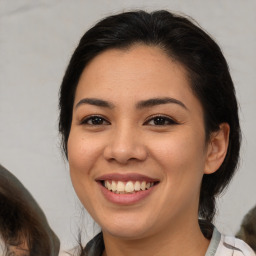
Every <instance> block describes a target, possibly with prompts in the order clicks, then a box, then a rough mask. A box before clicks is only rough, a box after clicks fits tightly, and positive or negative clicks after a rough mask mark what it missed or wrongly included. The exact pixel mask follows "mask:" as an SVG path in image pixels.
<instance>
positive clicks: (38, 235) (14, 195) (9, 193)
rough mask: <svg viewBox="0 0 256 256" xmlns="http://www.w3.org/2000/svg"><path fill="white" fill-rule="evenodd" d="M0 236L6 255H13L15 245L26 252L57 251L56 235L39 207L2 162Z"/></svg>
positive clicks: (52, 253)
mask: <svg viewBox="0 0 256 256" xmlns="http://www.w3.org/2000/svg"><path fill="white" fill-rule="evenodd" d="M0 240H2V242H3V243H4V244H3V246H4V248H2V249H3V250H4V253H6V255H13V254H12V253H14V251H16V250H18V248H20V249H21V251H24V252H26V255H29V256H41V255H42V256H46V255H47V256H55V255H58V253H59V246H60V243H59V239H58V237H57V236H56V235H55V233H54V232H53V231H52V230H51V228H50V227H49V224H48V222H47V220H46V217H45V215H44V213H43V211H42V210H41V208H40V207H39V205H38V204H37V202H36V201H35V200H34V198H33V197H32V196H31V194H30V193H29V192H28V190H27V189H26V188H25V187H24V186H23V185H22V184H21V182H20V181H19V180H18V179H17V178H16V177H15V176H14V175H13V174H11V173H10V172H9V171H8V170H6V169H5V168H4V167H3V166H2V165H0ZM0 249H1V248H0ZM13 250H14V251H13ZM18 251H20V250H18ZM0 253H1V252H0ZM4 255H5V254H4ZM15 255H16V254H15ZM19 255H20V254H19ZM22 255H23V254H22Z"/></svg>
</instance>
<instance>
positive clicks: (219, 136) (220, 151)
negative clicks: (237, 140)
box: [204, 123, 230, 174]
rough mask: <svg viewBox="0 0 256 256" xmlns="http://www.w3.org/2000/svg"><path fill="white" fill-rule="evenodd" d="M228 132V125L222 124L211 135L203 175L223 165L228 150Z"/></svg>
mask: <svg viewBox="0 0 256 256" xmlns="http://www.w3.org/2000/svg"><path fill="white" fill-rule="evenodd" d="M229 131H230V127H229V124H228V123H222V124H221V125H220V126H219V130H218V131H216V132H213V133H212V134H211V136H210V140H209V142H208V148H207V156H206V162H205V168H204V173H205V174H211V173H214V172H215V171H217V170H218V169H219V167H220V166H221V164H222V163H223V161H224V159H225V156H226V154H227V150H228V143H229Z"/></svg>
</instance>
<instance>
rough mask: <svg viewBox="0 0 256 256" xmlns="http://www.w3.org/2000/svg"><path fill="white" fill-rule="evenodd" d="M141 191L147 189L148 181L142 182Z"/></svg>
mask: <svg viewBox="0 0 256 256" xmlns="http://www.w3.org/2000/svg"><path fill="white" fill-rule="evenodd" d="M140 188H141V190H145V189H146V181H142V183H141V185H140Z"/></svg>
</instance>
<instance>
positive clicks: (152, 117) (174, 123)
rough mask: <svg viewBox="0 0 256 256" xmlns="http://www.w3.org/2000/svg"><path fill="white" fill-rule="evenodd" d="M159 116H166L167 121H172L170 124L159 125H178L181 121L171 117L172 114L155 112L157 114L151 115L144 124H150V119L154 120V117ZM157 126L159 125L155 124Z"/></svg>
mask: <svg viewBox="0 0 256 256" xmlns="http://www.w3.org/2000/svg"><path fill="white" fill-rule="evenodd" d="M157 117H160V118H164V119H166V120H167V121H170V123H169V124H164V125H159V126H166V125H177V124H179V122H178V121H177V120H175V119H174V118H173V117H170V116H167V115H163V114H155V115H152V116H149V117H148V118H147V120H146V121H145V122H144V123H143V125H148V123H149V122H150V121H152V120H153V119H154V118H157ZM155 126H157V125H155Z"/></svg>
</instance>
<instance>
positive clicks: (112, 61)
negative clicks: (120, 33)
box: [75, 45, 195, 102]
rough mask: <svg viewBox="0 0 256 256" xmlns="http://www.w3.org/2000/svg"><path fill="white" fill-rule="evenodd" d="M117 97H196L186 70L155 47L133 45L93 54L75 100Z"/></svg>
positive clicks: (139, 98) (191, 98)
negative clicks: (94, 55)
mask: <svg viewBox="0 0 256 256" xmlns="http://www.w3.org/2000/svg"><path fill="white" fill-rule="evenodd" d="M117 95H118V96H119V97H118V99H122V98H128V97H132V98H133V99H134V100H135V99H138V100H141V99H143V98H145V99H146V98H152V97H163V96H167V95H168V96H170V97H175V98H177V99H182V98H184V97H185V98H187V100H195V97H194V95H193V92H192V90H191V87H190V82H189V79H188V75H187V71H186V69H185V68H184V67H183V65H181V64H180V63H179V62H177V61H174V60H173V59H171V58H170V57H169V56H168V55H167V54H166V53H165V52H164V51H163V50H162V49H160V48H159V47H157V46H146V45H134V46H132V47H130V48H129V49H110V50H106V51H104V52H103V53H101V54H99V55H98V56H96V57H95V58H94V59H92V61H91V62H90V63H89V64H88V65H87V66H86V67H85V69H84V71H83V73H82V75H81V77H80V80H79V82H78V87H77V91H76V97H75V102H77V101H79V100H80V99H81V98H83V97H85V96H86V97H104V98H105V99H108V98H109V99H110V100H111V97H112V98H113V96H117Z"/></svg>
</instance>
